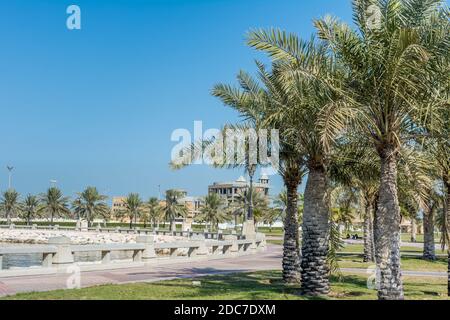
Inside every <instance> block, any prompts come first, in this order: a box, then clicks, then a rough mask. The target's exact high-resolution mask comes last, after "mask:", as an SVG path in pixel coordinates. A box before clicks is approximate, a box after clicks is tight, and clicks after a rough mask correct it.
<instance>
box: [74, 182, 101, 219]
mask: <svg viewBox="0 0 450 320" xmlns="http://www.w3.org/2000/svg"><path fill="white" fill-rule="evenodd" d="M106 199H108V197H107V196H105V195H102V194H100V193H99V192H98V190H97V188H95V187H87V188H86V190H84V191H83V192H81V193H77V198H76V199H75V200H74V201H73V202H72V207H73V209H74V213H76V214H77V216H79V217H84V218H86V219H88V220H89V221H91V220H93V219H95V218H96V217H102V218H106V217H107V216H108V214H109V207H108V205H107V204H106V202H105V200H106Z"/></svg>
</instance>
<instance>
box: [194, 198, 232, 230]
mask: <svg viewBox="0 0 450 320" xmlns="http://www.w3.org/2000/svg"><path fill="white" fill-rule="evenodd" d="M228 212H229V211H228V210H227V207H226V204H225V202H224V200H223V199H222V198H221V197H220V196H219V195H218V194H217V193H210V194H208V195H207V196H206V197H205V201H204V203H203V204H202V206H201V208H200V214H199V215H197V217H196V220H197V221H202V222H205V223H206V224H209V231H210V232H213V229H214V228H215V229H216V230H218V229H219V223H222V222H225V221H227V220H228V218H229V214H228Z"/></svg>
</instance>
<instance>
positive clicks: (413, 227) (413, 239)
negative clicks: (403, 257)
mask: <svg viewBox="0 0 450 320" xmlns="http://www.w3.org/2000/svg"><path fill="white" fill-rule="evenodd" d="M416 235H417V224H416V219H414V218H411V242H416V241H417V239H416Z"/></svg>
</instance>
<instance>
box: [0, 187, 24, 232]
mask: <svg viewBox="0 0 450 320" xmlns="http://www.w3.org/2000/svg"><path fill="white" fill-rule="evenodd" d="M0 211H2V212H4V213H5V216H6V223H7V224H11V217H12V216H14V215H17V214H19V213H20V212H21V211H22V206H21V204H20V202H19V193H18V192H17V191H16V190H14V189H9V190H7V191H5V192H4V193H3V194H2V197H1V198H0Z"/></svg>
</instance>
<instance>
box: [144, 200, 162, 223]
mask: <svg viewBox="0 0 450 320" xmlns="http://www.w3.org/2000/svg"><path fill="white" fill-rule="evenodd" d="M145 207H146V210H145V218H146V219H145V220H144V228H145V227H146V225H145V224H146V222H147V221H148V222H150V223H152V224H153V228H155V227H156V226H157V224H158V221H159V220H160V219H161V217H162V213H163V212H162V210H163V208H162V207H161V205H160V203H159V200H158V198H155V197H152V198H150V199H149V200H148V201H147V203H146V204H145Z"/></svg>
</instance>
